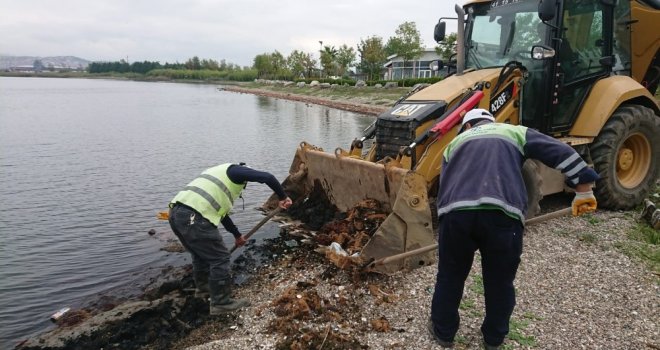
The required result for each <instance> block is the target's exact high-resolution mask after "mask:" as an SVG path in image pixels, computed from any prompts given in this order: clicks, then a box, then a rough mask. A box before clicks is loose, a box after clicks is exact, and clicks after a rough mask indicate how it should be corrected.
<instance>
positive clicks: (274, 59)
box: [270, 50, 291, 79]
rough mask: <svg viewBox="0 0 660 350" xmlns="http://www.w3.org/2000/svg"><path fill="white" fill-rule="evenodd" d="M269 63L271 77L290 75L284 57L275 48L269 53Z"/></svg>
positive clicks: (281, 77)
mask: <svg viewBox="0 0 660 350" xmlns="http://www.w3.org/2000/svg"><path fill="white" fill-rule="evenodd" d="M270 59H271V64H272V66H273V74H274V76H272V77H271V78H275V79H283V78H287V77H288V76H290V75H291V73H290V72H289V69H288V68H287V66H286V58H284V56H283V55H282V54H281V53H280V52H279V51H277V50H275V52H273V53H272V54H271V55H270Z"/></svg>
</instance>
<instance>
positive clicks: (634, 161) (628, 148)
mask: <svg viewBox="0 0 660 350" xmlns="http://www.w3.org/2000/svg"><path fill="white" fill-rule="evenodd" d="M651 162H652V152H651V143H650V142H649V140H648V139H647V138H646V136H644V134H642V133H639V132H637V133H634V134H632V135H630V136H628V138H626V140H625V141H624V142H623V144H622V145H621V148H620V149H619V151H618V152H617V160H616V167H617V169H616V172H617V178H618V179H619V183H620V184H621V186H623V187H624V188H635V187H637V186H639V184H641V183H642V182H643V181H644V178H645V177H646V174H647V173H648V171H649V168H650V167H651Z"/></svg>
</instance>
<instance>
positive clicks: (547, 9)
mask: <svg viewBox="0 0 660 350" xmlns="http://www.w3.org/2000/svg"><path fill="white" fill-rule="evenodd" d="M555 11H557V1H556V0H540V1H539V18H540V19H541V21H543V22H546V21H549V20H551V19H553V18H555Z"/></svg>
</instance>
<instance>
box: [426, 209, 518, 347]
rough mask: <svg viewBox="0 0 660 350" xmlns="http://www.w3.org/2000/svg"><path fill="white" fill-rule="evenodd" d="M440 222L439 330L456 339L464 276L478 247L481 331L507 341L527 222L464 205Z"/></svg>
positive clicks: (435, 310)
mask: <svg viewBox="0 0 660 350" xmlns="http://www.w3.org/2000/svg"><path fill="white" fill-rule="evenodd" d="M438 227H439V229H440V234H439V236H438V249H439V251H438V276H437V280H436V283H435V293H434V294H433V301H432V303H431V319H432V320H433V325H434V330H435V333H436V335H437V336H438V337H439V338H440V339H442V340H444V341H453V340H454V336H455V335H456V332H457V331H458V325H459V322H460V317H459V315H458V306H459V304H460V302H461V298H462V296H463V287H464V284H465V279H466V278H467V276H468V273H469V272H470V269H471V268H472V261H473V259H474V252H475V251H476V250H477V249H479V252H480V253H481V268H482V271H483V282H484V294H485V301H486V316H485V318H484V321H483V323H482V325H481V332H482V334H483V336H484V340H485V341H486V343H488V344H489V345H494V346H497V345H500V344H502V342H503V341H504V337H505V336H506V335H507V334H508V333H509V318H510V317H511V313H512V312H513V307H514V306H515V304H516V296H515V290H514V287H513V280H514V279H515V278H516V271H517V270H518V264H519V263H520V255H521V254H522V233H523V225H522V223H521V222H520V221H519V220H516V219H513V218H511V217H509V216H507V215H506V214H504V213H503V212H502V211H500V210H459V211H452V212H449V213H447V214H445V215H443V216H442V217H441V218H440V222H439V225H438Z"/></svg>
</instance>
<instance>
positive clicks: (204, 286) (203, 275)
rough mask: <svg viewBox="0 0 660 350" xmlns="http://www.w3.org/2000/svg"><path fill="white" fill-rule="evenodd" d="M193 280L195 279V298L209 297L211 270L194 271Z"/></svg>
mask: <svg viewBox="0 0 660 350" xmlns="http://www.w3.org/2000/svg"><path fill="white" fill-rule="evenodd" d="M193 280H194V281H195V298H204V299H206V298H208V297H209V295H210V290H209V272H208V271H200V272H193Z"/></svg>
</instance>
